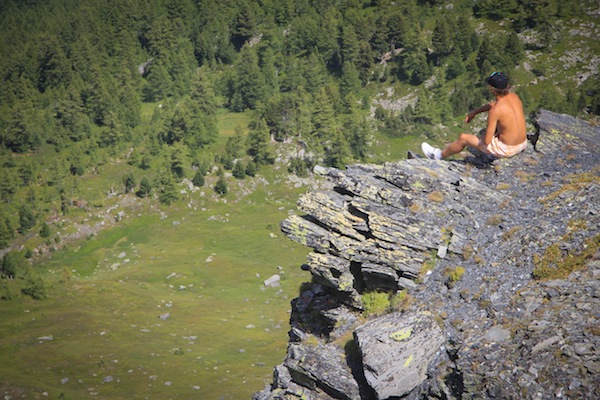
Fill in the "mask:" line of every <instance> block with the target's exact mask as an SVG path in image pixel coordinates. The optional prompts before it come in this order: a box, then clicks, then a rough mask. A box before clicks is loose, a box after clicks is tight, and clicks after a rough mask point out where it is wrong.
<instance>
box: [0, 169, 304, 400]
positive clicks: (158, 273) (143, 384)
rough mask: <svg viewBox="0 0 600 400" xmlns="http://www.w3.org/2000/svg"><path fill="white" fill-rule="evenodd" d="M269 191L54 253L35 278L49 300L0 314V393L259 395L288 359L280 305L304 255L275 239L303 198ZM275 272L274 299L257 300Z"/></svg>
mask: <svg viewBox="0 0 600 400" xmlns="http://www.w3.org/2000/svg"><path fill="white" fill-rule="evenodd" d="M275 178H276V177H275V175H274V174H273V176H271V177H270V179H275ZM275 186H276V185H270V186H268V187H266V188H261V187H259V188H258V189H257V190H256V191H255V192H254V193H253V194H251V195H249V196H248V197H247V198H244V199H243V200H242V201H240V202H239V203H236V204H234V203H232V202H230V203H229V204H224V203H208V202H206V200H205V199H202V198H200V195H199V194H196V195H190V197H189V198H186V199H185V200H182V201H181V202H179V203H177V204H176V205H175V206H174V207H172V208H169V209H165V212H166V214H167V218H164V219H161V218H160V216H159V215H158V214H157V213H152V212H149V211H147V212H145V213H144V214H143V216H141V217H137V218H135V219H133V218H130V219H126V221H125V222H123V223H122V224H121V226H118V227H116V228H113V229H110V230H106V231H103V232H101V233H100V234H98V235H97V236H96V237H94V238H92V239H88V240H85V241H84V242H83V243H82V244H81V245H80V246H79V245H78V246H72V248H70V249H67V250H64V251H59V252H56V253H54V254H53V256H52V258H51V259H50V260H48V261H47V262H45V263H44V265H43V266H42V269H45V270H47V271H48V272H47V273H46V275H45V280H46V283H47V284H48V285H49V286H50V287H49V289H48V294H49V298H48V300H45V301H33V300H31V299H29V298H27V297H24V296H20V297H19V298H17V299H16V300H13V301H11V302H3V303H2V308H1V309H0V320H2V321H3V322H2V324H1V325H0V358H2V359H4V360H11V362H10V363H2V365H0V391H2V392H3V393H6V394H8V395H11V396H13V398H17V397H20V396H21V395H23V396H25V398H59V397H60V396H61V395H62V396H63V398H65V399H80V398H84V397H88V396H90V393H97V395H96V397H97V398H103V399H124V398H146V397H147V398H157V399H168V398H183V399H187V398H202V399H220V398H223V399H241V398H249V397H250V396H251V394H252V393H253V392H255V391H257V390H260V389H261V388H262V387H263V386H264V385H265V384H266V383H268V382H270V381H271V376H272V368H273V366H274V365H276V364H278V363H280V362H282V361H283V359H284V357H285V351H286V347H287V340H288V336H287V331H288V328H289V326H288V321H289V314H288V310H289V308H290V305H289V304H290V300H291V299H292V298H294V297H296V296H297V295H298V290H299V287H300V284H301V283H302V282H304V281H306V280H308V279H309V277H308V276H307V275H306V273H303V272H302V271H301V270H300V268H299V265H301V264H302V263H303V262H304V261H305V258H306V253H307V252H308V249H306V248H305V247H302V246H300V245H296V244H295V243H293V242H291V241H290V240H289V239H287V238H285V237H284V236H283V234H281V232H279V228H278V225H279V222H280V221H281V220H282V219H284V218H285V217H286V216H287V211H288V210H289V209H293V208H295V206H294V203H295V201H296V199H297V197H298V194H299V192H300V191H302V190H303V189H298V190H295V191H294V190H292V191H290V190H289V189H286V188H284V187H283V185H279V186H281V187H279V186H278V187H275ZM204 189H205V191H209V189H208V188H204ZM194 196H196V197H194ZM189 201H192V202H193V201H196V202H198V204H200V203H201V204H204V205H205V206H206V207H205V208H206V210H204V211H202V208H201V207H197V210H193V209H189V208H187V207H186V205H187V203H188V202H189ZM212 216H222V217H224V218H226V219H227V220H228V222H220V221H218V220H213V219H212V218H211V217H212ZM175 221H176V222H177V223H178V224H174V222H175ZM121 253H125V257H122V258H119V256H120V255H121ZM211 258H212V260H210V259H211ZM278 266H279V267H281V268H282V271H283V274H282V280H281V286H280V287H279V288H264V285H263V283H262V282H263V280H264V279H266V278H268V277H269V276H271V275H272V274H275V273H278V272H280V271H279V269H278ZM65 271H70V272H71V277H70V279H68V280H66V281H65V278H64V275H65ZM16 283H17V282H15V284H16ZM17 293H18V290H17ZM169 305H171V306H170V307H169ZM166 312H170V315H171V316H170V318H169V319H167V320H165V321H163V320H161V319H160V318H158V316H159V315H160V314H163V313H166ZM249 325H253V326H254V328H248V329H247V328H246V327H247V326H249ZM44 336H52V337H53V340H50V341H44V340H40V339H38V338H40V337H44ZM107 377H112V379H113V380H112V381H111V382H104V381H103V379H105V378H106V379H107V380H108V379H109V378H107ZM67 379H68V380H67ZM63 382H64V383H63ZM42 393H47V395H48V396H45V395H42Z"/></svg>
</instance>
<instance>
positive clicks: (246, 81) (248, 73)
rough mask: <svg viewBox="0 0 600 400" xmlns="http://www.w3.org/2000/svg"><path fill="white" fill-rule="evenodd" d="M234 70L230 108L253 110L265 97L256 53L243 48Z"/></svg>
mask: <svg viewBox="0 0 600 400" xmlns="http://www.w3.org/2000/svg"><path fill="white" fill-rule="evenodd" d="M234 69H235V74H234V81H233V82H232V86H233V97H232V99H231V103H232V104H231V107H232V109H233V110H234V111H244V110H245V109H246V108H250V109H254V108H255V107H256V105H257V104H258V102H260V101H262V100H264V95H265V79H264V76H263V74H262V72H261V70H260V68H259V66H258V57H257V55H256V51H255V50H254V49H253V48H251V47H249V46H244V48H243V49H242V51H241V52H240V58H239V60H238V61H237V62H236V64H235V66H234Z"/></svg>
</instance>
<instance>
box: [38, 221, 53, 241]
mask: <svg viewBox="0 0 600 400" xmlns="http://www.w3.org/2000/svg"><path fill="white" fill-rule="evenodd" d="M51 234H52V231H51V230H50V226H49V225H48V224H47V223H46V222H44V223H42V228H41V229H40V237H42V238H49V237H50V235H51Z"/></svg>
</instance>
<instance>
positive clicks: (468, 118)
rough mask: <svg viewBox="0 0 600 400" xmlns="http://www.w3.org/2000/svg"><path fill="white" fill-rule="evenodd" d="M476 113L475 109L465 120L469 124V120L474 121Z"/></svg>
mask: <svg viewBox="0 0 600 400" xmlns="http://www.w3.org/2000/svg"><path fill="white" fill-rule="evenodd" d="M475 115H476V114H475V113H474V112H473V111H470V112H469V113H468V114H467V116H466V117H465V122H466V123H467V124H468V123H469V122H471V121H473V118H475Z"/></svg>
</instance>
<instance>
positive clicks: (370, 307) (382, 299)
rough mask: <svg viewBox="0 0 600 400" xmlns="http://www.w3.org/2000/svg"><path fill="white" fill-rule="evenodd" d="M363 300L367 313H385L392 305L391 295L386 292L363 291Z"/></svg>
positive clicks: (376, 314) (377, 314) (375, 314)
mask: <svg viewBox="0 0 600 400" xmlns="http://www.w3.org/2000/svg"><path fill="white" fill-rule="evenodd" d="M362 301H363V310H364V313H365V314H366V315H374V316H379V315H383V314H385V312H386V311H387V310H388V308H389V307H390V295H389V294H388V293H385V292H367V293H363V295H362Z"/></svg>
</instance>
